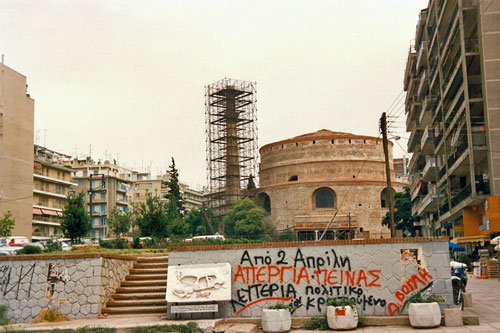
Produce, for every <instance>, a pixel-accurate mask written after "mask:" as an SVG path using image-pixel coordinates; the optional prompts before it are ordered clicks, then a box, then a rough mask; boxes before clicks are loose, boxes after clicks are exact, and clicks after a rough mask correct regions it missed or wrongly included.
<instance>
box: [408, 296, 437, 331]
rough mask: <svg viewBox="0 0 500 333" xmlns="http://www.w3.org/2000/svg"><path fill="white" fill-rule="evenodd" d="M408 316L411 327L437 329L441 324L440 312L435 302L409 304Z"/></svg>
mask: <svg viewBox="0 0 500 333" xmlns="http://www.w3.org/2000/svg"><path fill="white" fill-rule="evenodd" d="M408 316H409V317H410V324H411V326H412V327H419V328H430V327H438V326H439V324H440V323H441V310H440V309H439V304H438V303H436V302H434V303H411V304H410V306H409V308H408Z"/></svg>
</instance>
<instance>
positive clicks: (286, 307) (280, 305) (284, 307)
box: [267, 302, 290, 310]
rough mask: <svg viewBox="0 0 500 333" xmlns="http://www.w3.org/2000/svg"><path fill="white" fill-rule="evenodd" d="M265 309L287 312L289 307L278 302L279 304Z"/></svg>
mask: <svg viewBox="0 0 500 333" xmlns="http://www.w3.org/2000/svg"><path fill="white" fill-rule="evenodd" d="M267 309H271V310H288V309H290V305H288V304H285V303H282V302H279V303H276V304H273V305H270V306H268V307H267Z"/></svg>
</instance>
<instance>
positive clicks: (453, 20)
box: [440, 3, 458, 54]
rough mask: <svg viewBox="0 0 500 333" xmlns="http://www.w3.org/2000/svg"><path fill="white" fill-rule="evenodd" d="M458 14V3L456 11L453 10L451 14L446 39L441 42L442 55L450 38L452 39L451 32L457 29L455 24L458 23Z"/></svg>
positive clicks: (445, 34)
mask: <svg viewBox="0 0 500 333" xmlns="http://www.w3.org/2000/svg"><path fill="white" fill-rule="evenodd" d="M457 13H458V3H457V4H456V5H455V9H454V10H453V13H452V14H451V18H450V21H449V22H448V28H447V29H446V32H445V33H444V37H443V39H442V41H441V47H440V50H441V54H443V49H444V47H445V45H446V44H447V43H448V37H450V33H451V31H452V30H453V29H454V27H455V24H454V23H455V21H456V20H455V19H456V18H457Z"/></svg>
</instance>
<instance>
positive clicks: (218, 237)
mask: <svg viewBox="0 0 500 333" xmlns="http://www.w3.org/2000/svg"><path fill="white" fill-rule="evenodd" d="M205 239H222V240H225V239H226V238H225V237H224V235H205V236H194V237H193V238H192V240H193V241H197V240H205Z"/></svg>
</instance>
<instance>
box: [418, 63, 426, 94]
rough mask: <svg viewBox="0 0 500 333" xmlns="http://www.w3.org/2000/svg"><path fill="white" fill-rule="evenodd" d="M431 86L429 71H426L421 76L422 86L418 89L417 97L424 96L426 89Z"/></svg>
mask: <svg viewBox="0 0 500 333" xmlns="http://www.w3.org/2000/svg"><path fill="white" fill-rule="evenodd" d="M428 85H429V71H428V70H427V69H424V70H423V71H422V74H421V75H420V84H419V85H418V89H417V96H419V97H420V96H422V93H423V92H424V90H425V88H427V86H428Z"/></svg>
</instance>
